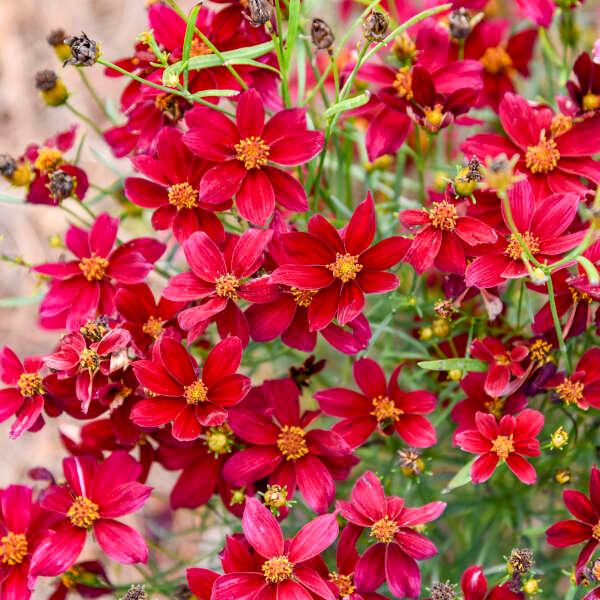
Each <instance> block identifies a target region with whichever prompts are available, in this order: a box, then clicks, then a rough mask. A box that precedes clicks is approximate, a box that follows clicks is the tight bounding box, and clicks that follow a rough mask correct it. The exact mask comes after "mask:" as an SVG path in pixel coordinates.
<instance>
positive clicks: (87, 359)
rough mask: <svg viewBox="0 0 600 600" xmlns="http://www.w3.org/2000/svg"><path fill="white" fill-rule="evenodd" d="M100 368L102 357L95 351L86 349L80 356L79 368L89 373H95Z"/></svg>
mask: <svg viewBox="0 0 600 600" xmlns="http://www.w3.org/2000/svg"><path fill="white" fill-rule="evenodd" d="M99 366H100V357H99V356H98V353H97V352H96V351H95V350H92V349H91V348H84V349H83V350H82V351H81V354H80V355H79V367H80V368H82V369H87V370H88V371H95V370H96V369H97V368H98V367H99Z"/></svg>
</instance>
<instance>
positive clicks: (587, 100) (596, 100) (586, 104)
mask: <svg viewBox="0 0 600 600" xmlns="http://www.w3.org/2000/svg"><path fill="white" fill-rule="evenodd" d="M581 105H582V107H583V110H598V109H599V108H600V96H599V95H598V94H592V93H589V94H586V95H585V96H584V97H583V100H582V102H581Z"/></svg>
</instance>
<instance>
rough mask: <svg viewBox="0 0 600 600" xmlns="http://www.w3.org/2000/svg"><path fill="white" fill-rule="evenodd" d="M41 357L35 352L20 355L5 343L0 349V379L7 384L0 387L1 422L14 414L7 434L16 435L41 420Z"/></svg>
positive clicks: (42, 399)
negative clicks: (34, 353) (33, 353)
mask: <svg viewBox="0 0 600 600" xmlns="http://www.w3.org/2000/svg"><path fill="white" fill-rule="evenodd" d="M42 367H43V361H42V359H41V358H39V357H37V356H31V357H27V358H25V360H24V362H23V363H22V362H21V361H20V360H19V357H18V356H17V355H16V354H15V353H14V352H13V351H12V350H11V349H10V348H9V347H8V346H4V348H2V350H1V351H0V379H1V380H2V383H5V384H6V385H8V386H10V387H7V388H4V389H3V390H0V423H1V422H3V421H6V420H7V419H9V418H10V417H12V416H13V415H16V419H15V421H14V422H13V424H12V425H11V428H10V433H9V435H10V437H11V438H13V439H14V438H18V437H19V436H20V435H21V434H22V433H23V432H24V431H27V430H29V429H32V428H38V429H39V427H40V426H41V425H42V424H43V421H42V419H41V417H40V415H41V413H42V408H43V407H44V395H45V393H46V390H45V388H44V379H43V377H42V375H40V370H41V369H42Z"/></svg>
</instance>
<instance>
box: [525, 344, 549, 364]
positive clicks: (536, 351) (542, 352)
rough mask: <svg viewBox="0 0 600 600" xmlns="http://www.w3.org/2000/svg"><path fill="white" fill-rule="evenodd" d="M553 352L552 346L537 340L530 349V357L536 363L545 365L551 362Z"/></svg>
mask: <svg viewBox="0 0 600 600" xmlns="http://www.w3.org/2000/svg"><path fill="white" fill-rule="evenodd" d="M551 352H552V344H551V343H550V342H547V341H546V340H543V339H542V338H540V339H537V340H535V342H533V344H531V348H529V356H531V360H533V361H534V362H536V363H538V364H540V365H545V364H546V363H547V362H550V353H551Z"/></svg>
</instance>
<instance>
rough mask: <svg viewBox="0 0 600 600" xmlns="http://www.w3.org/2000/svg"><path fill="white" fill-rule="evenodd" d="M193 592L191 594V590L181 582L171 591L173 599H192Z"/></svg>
mask: <svg viewBox="0 0 600 600" xmlns="http://www.w3.org/2000/svg"><path fill="white" fill-rule="evenodd" d="M195 597H196V596H194V594H192V590H190V588H189V587H188V586H187V585H185V583H182V584H181V585H180V586H179V587H178V588H177V589H176V590H175V591H174V592H173V600H192V598H195Z"/></svg>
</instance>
